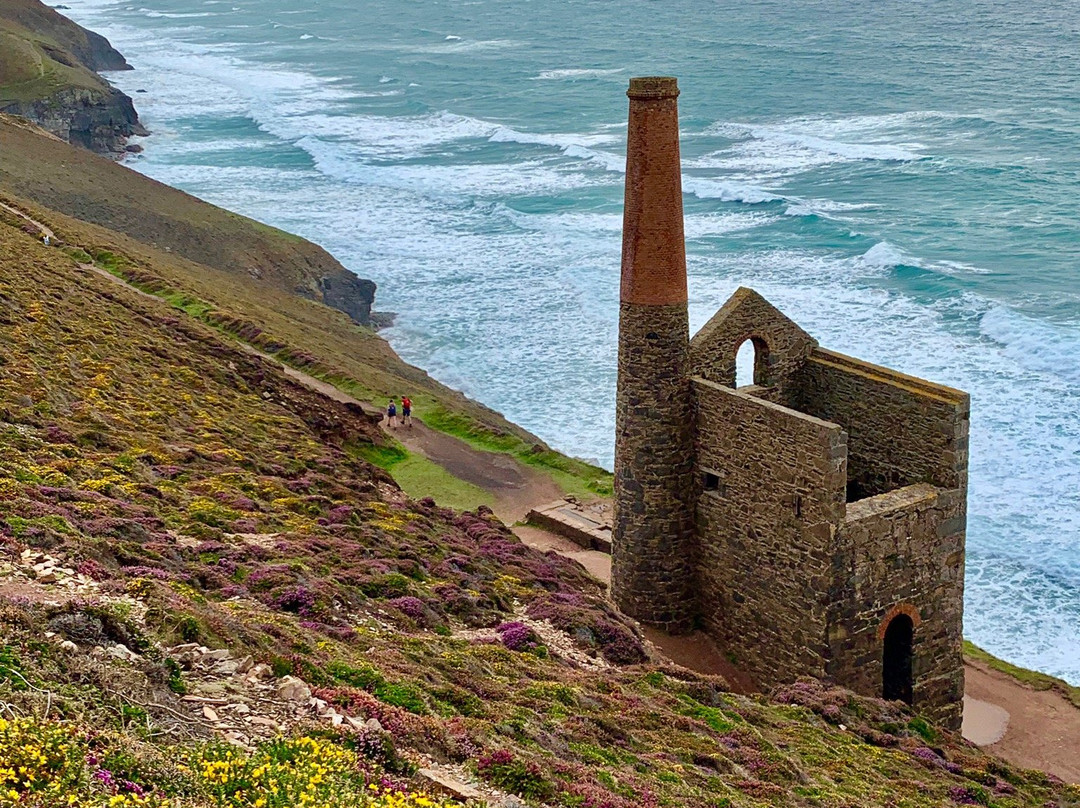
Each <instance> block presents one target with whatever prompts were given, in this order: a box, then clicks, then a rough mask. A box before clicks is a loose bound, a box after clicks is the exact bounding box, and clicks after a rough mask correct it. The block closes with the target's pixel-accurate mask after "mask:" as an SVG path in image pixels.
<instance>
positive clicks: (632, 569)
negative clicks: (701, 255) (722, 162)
mask: <svg viewBox="0 0 1080 808" xmlns="http://www.w3.org/2000/svg"><path fill="white" fill-rule="evenodd" d="M627 95H628V96H629V98H630V120H629V130H628V142H627V158H626V199H625V211H624V225H623V252H622V275H621V294H620V312H619V360H618V361H619V381H618V393H617V403H616V449H615V518H614V529H613V547H612V594H613V597H614V598H615V601H616V602H617V603H618V605H619V606H620V607H621V608H622V609H623V611H625V612H626V613H627V614H630V615H631V616H633V617H635V618H637V619H638V620H640V621H641V622H643V623H645V624H649V625H653V626H657V627H660V628H663V629H666V630H668V631H671V632H681V631H688V630H690V629H692V628H695V627H700V628H702V629H704V630H705V631H706V632H707V633H709V634H710V635H711V636H713V637H714V638H715V639H716V641H717V642H718V644H719V645H720V647H721V648H722V649H724V650H725V651H726V652H728V653H729V654H731V655H732V656H733V658H734V660H735V662H736V664H737V665H739V666H740V667H741V668H743V669H744V670H746V671H747V672H748V673H749V674H751V675H752V676H753V677H754V678H755V679H756V680H757V681H758V683H759V684H760V685H761V686H763V687H769V686H772V685H776V684H780V683H784V682H790V681H792V680H794V679H796V678H797V677H799V676H803V675H810V676H815V677H818V678H822V679H828V680H831V681H834V682H836V683H838V684H841V685H844V686H846V687H849V688H851V689H852V690H854V691H856V692H857V693H861V694H864V695H870V696H881V697H885V698H888V699H901V700H903V701H905V702H907V703H909V704H911V705H912V706H913V707H914V708H915V709H916V710H918V711H919V712H922V713H925V714H927V715H929V716H931V717H932V718H934V719H935V720H937V721H939V722H941V723H943V724H945V725H947V726H949V727H951V728H958V727H959V725H960V719H961V712H962V699H963V691H964V667H963V658H962V649H961V644H962V625H963V594H964V540H965V526H966V503H967V460H968V452H967V444H968V421H969V408H970V405H969V399H968V396H967V394H966V393H963V392H961V391H959V390H954V389H952V388H949V387H944V386H941V385H938V384H933V383H931V382H927V381H924V380H922V379H917V378H914V377H911V376H907V375H904V374H902V373H898V372H897V371H894V370H890V369H888V368H884V367H879V366H877V365H873V364H870V363H868V362H863V361H861V360H859V359H854V358H852V357H849V356H844V355H843V354H839V353H835V352H833V351H829V350H826V349H824V348H821V347H820V346H819V345H818V343H817V341H816V340H815V339H814V338H813V337H811V336H810V335H809V334H807V333H806V332H805V331H803V330H802V329H801V328H800V327H799V326H798V325H796V324H795V323H794V322H792V321H791V320H789V319H788V318H787V317H785V316H784V315H783V314H782V313H781V312H780V311H779V310H777V309H776V308H775V307H774V306H772V305H771V304H770V303H769V302H768V301H766V300H765V299H764V298H763V297H761V296H760V295H759V294H757V293H756V292H754V291H752V290H750V289H745V288H740V289H739V290H738V291H736V292H735V294H734V295H732V297H731V298H730V299H729V300H728V301H727V302H726V303H725V304H724V305H723V307H722V308H721V309H720V310H719V311H718V312H717V313H716V314H715V315H714V316H713V318H712V319H711V320H709V322H708V323H707V324H706V325H705V326H704V327H703V328H702V329H701V330H700V331H699V332H698V333H697V334H696V335H695V336H694V337H693V339H691V338H690V335H689V326H688V318H687V276H686V254H685V245H684V238H683V211H682V187H681V179H680V160H679V129H678V108H677V100H676V99H677V97H678V95H679V90H678V87H677V84H676V81H675V79H672V78H636V79H632V80H631V81H630V89H629V91H628V93H627ZM747 341H749V343H750V344H751V345H752V346H753V349H754V353H755V358H754V378H753V384H751V385H746V386H742V387H739V388H736V387H735V369H736V355H737V353H738V351H739V349H740V347H741V346H742V345H743V344H744V343H746V342H747Z"/></svg>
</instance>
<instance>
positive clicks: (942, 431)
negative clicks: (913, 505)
mask: <svg viewBox="0 0 1080 808" xmlns="http://www.w3.org/2000/svg"><path fill="white" fill-rule="evenodd" d="M795 382H796V383H795V384H793V385H792V386H791V388H790V389H789V391H788V401H787V402H785V403H787V404H788V406H790V407H793V408H794V409H797V410H799V411H800V412H805V413H809V414H811V415H815V416H817V417H818V418H823V419H825V420H826V421H832V422H833V423H837V424H840V425H841V426H842V427H844V429H845V430H846V431H847V433H848V478H849V480H850V481H852V482H853V483H854V484H855V485H854V488H855V489H856V490H857V491H858V492H859V493H860V494H861V496H853V497H852V499H861V498H862V496H873V495H875V494H882V493H885V492H886V491H891V490H893V489H896V488H900V487H902V486H905V485H913V484H915V483H920V482H926V483H932V484H933V485H936V486H939V487H941V488H963V487H966V485H967V449H968V433H967V428H968V409H969V403H968V396H967V394H966V393H961V392H960V391H958V390H953V389H951V388H948V387H942V386H940V385H936V384H931V383H929V382H926V381H923V380H922V379H916V378H914V377H912V376H905V375H904V374H902V373H897V372H896V371H893V370H889V369H888V368H883V367H879V366H877V365H872V364H870V363H869V362H863V361H861V360H858V359H853V358H851V357H848V356H844V355H843V354H838V353H834V352H833V351H826V350H824V349H822V348H815V349H814V350H813V352H812V353H811V355H810V357H809V358H808V359H807V361H806V362H805V363H804V365H803V366H802V369H801V371H800V372H799V373H798V375H797V376H796V379H795Z"/></svg>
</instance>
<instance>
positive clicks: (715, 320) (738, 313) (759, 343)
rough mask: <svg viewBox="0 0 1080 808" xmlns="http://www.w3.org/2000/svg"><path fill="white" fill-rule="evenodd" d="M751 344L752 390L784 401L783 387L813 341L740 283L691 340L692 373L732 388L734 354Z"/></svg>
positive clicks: (810, 347)
mask: <svg viewBox="0 0 1080 808" xmlns="http://www.w3.org/2000/svg"><path fill="white" fill-rule="evenodd" d="M748 339H749V340H752V341H753V343H754V348H755V351H754V381H755V383H756V385H757V386H758V387H759V388H761V389H760V390H758V391H757V394H758V395H759V397H761V398H766V399H768V400H769V401H772V402H774V403H776V404H787V403H788V402H787V401H786V400H785V397H786V396H785V390H786V389H787V387H788V386H789V384H790V383H791V382H792V381H793V380H794V378H795V376H796V374H798V372H799V370H800V369H801V368H802V365H803V362H804V361H805V360H806V357H807V356H808V355H809V353H810V351H811V350H812V349H813V348H814V347H815V346H816V345H817V342H816V341H815V340H814V339H813V337H811V336H810V335H809V334H807V333H806V332H805V331H803V330H802V329H801V328H799V327H798V326H797V325H795V324H794V323H793V322H791V320H789V319H788V318H787V317H785V316H784V315H783V314H782V313H781V312H780V311H779V310H777V309H776V308H775V307H774V306H773V305H772V304H771V303H769V302H768V301H766V300H765V299H764V298H763V297H761V295H759V294H758V293H757V292H755V291H753V290H752V289H747V288H745V287H741V288H739V289H738V290H736V292H735V294H733V295H732V296H731V298H730V299H729V300H728V301H727V302H726V303H725V304H724V305H723V307H722V308H721V309H720V310H719V311H718V312H717V313H716V314H715V315H713V317H712V318H711V319H710V320H709V322H707V323H706V324H705V325H704V326H703V327H702V328H701V330H700V331H698V333H697V334H695V335H694V338H693V339H692V340H691V341H690V355H691V361H692V365H693V368H692V370H693V373H694V374H695V375H697V376H701V377H703V378H705V379H708V380H709V381H711V382H716V383H717V384H719V385H721V386H724V387H735V357H736V355H737V354H738V351H739V347H740V346H741V345H742V344H743V343H744V342H745V341H746V340H748Z"/></svg>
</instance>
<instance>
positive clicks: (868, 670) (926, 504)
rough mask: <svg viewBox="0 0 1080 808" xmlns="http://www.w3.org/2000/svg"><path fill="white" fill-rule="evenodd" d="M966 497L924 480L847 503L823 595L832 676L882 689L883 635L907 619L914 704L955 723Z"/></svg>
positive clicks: (960, 676) (864, 688)
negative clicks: (827, 587)
mask: <svg viewBox="0 0 1080 808" xmlns="http://www.w3.org/2000/svg"><path fill="white" fill-rule="evenodd" d="M963 514H964V495H963V492H961V491H959V490H952V491H944V490H942V489H939V488H935V487H934V486H931V485H927V484H925V483H923V484H919V485H913V486H908V487H905V488H900V489H897V490H895V491H892V492H889V493H887V494H881V495H879V496H875V497H871V498H869V499H864V500H861V501H859V502H855V503H851V504H849V505H848V507H847V518H846V520H845V522H844V523H843V526H842V527H841V530H840V533H839V535H838V536H837V542H836V547H837V552H836V555H835V556H834V560H833V574H834V578H833V586H832V588H831V590H830V592H829V601H830V604H831V605H830V608H829V616H828V623H829V656H830V661H829V664H828V665H827V666H826V671H827V673H828V675H829V676H830V677H831V678H832V679H834V680H836V681H837V682H839V683H840V684H843V685H844V686H846V687H849V688H851V689H852V690H854V691H856V692H858V693H867V694H873V695H880V693H881V681H882V647H883V646H882V639H883V637H884V634H885V628H886V627H887V625H888V624H889V622H890V621H891V620H892V618H893V617H895V616H896V615H897V614H898V613H900V612H901V611H902V612H904V613H905V614H908V616H910V617H912V619H913V622H914V623H915V630H914V634H913V642H912V652H913V654H912V656H913V662H912V678H913V681H914V685H915V687H914V698H913V706H914V708H915V709H916V710H918V711H919V712H922V713H925V714H926V715H928V716H930V717H931V718H933V719H934V720H936V721H938V722H939V723H942V724H944V725H945V726H948V727H950V728H952V729H958V728H959V726H960V719H961V713H962V703H963V695H964V663H963V657H962V645H963V636H962V633H963V609H964V528H963V524H964V520H963Z"/></svg>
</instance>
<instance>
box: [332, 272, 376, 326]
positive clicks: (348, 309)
mask: <svg viewBox="0 0 1080 808" xmlns="http://www.w3.org/2000/svg"><path fill="white" fill-rule="evenodd" d="M375 288H376V287H375V281H369V280H366V279H364V278H358V277H357V276H356V275H353V274H352V273H351V272H343V273H341V274H339V275H334V276H333V277H330V276H323V277H322V278H319V291H320V292H321V293H322V299H323V303H325V304H326V305H327V306H332V307H333V308H335V309H338V310H340V311H343V312H345V313H346V314H347V315H349V316H350V317H351V318H352V319H354V320H355V321H356V322H358V323H360V325H371V305H372V303H374V302H375Z"/></svg>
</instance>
